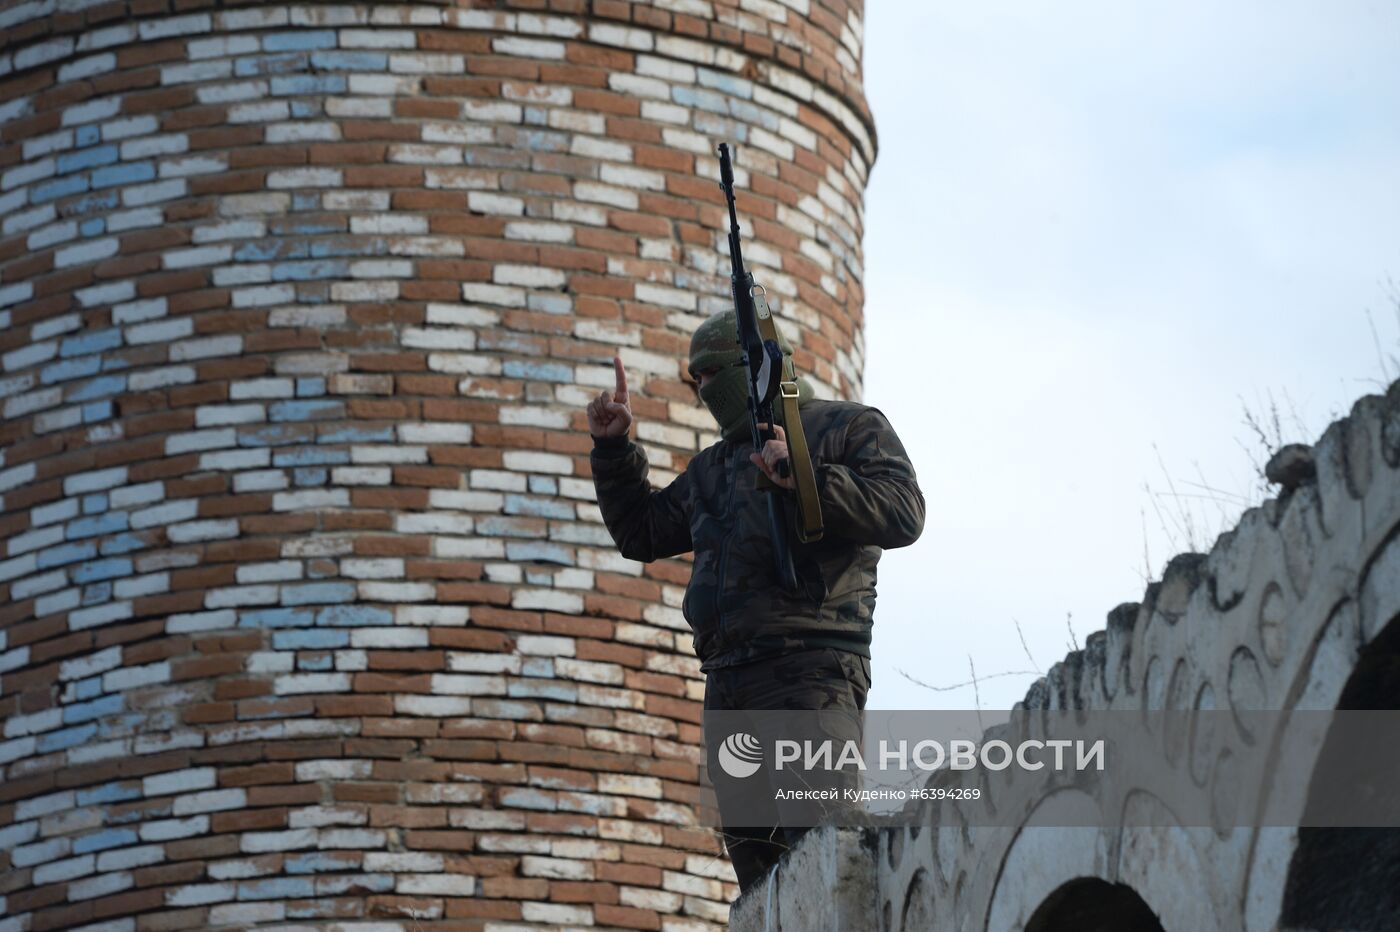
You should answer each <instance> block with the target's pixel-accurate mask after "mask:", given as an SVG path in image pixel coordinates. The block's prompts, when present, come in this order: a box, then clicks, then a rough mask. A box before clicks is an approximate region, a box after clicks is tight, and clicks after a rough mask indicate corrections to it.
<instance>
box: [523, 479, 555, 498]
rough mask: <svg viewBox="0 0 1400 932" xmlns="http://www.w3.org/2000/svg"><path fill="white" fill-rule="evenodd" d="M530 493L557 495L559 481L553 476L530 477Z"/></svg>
mask: <svg viewBox="0 0 1400 932" xmlns="http://www.w3.org/2000/svg"><path fill="white" fill-rule="evenodd" d="M529 481H530V491H531V492H533V493H535V494H536V495H558V494H559V481H558V480H557V479H555V478H554V477H553V476H531V477H530V479H529Z"/></svg>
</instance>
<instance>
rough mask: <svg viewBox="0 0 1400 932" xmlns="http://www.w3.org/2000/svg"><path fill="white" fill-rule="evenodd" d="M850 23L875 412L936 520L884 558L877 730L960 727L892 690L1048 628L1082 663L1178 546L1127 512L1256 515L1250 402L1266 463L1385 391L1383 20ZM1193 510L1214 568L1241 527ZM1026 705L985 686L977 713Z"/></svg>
mask: <svg viewBox="0 0 1400 932" xmlns="http://www.w3.org/2000/svg"><path fill="white" fill-rule="evenodd" d="M867 16H868V20H867V23H866V33H865V43H866V46H865V52H866V54H865V62H866V74H865V79H866V91H867V94H868V96H869V99H870V104H871V107H872V109H873V110H874V112H875V119H876V124H877V127H878V130H879V143H880V153H879V159H878V161H877V163H876V165H875V169H874V173H873V176H872V179H871V183H870V187H869V191H868V194H867V200H866V235H865V257H866V287H867V303H866V313H867V328H866V334H867V360H866V394H865V399H864V400H865V401H866V402H867V403H869V404H873V405H875V406H877V407H879V408H880V409H881V410H882V411H884V412H885V414H886V415H888V416H889V418H890V420H891V422H892V423H893V424H894V426H895V428H896V430H897V431H898V432H899V434H900V436H901V438H902V439H903V440H904V442H905V445H906V446H907V448H908V449H909V452H910V455H911V457H912V459H913V461H914V465H915V467H916V469H917V470H918V473H919V479H920V484H921V486H922V488H923V490H924V494H925V497H926V499H927V501H928V520H927V523H926V525H925V530H924V535H923V538H922V539H921V540H920V541H919V542H918V543H917V544H915V545H914V546H913V547H910V548H906V549H903V550H896V551H890V552H888V553H886V554H885V556H884V558H883V560H882V561H881V564H880V581H879V586H878V591H879V603H878V607H877V610H876V616H875V618H876V624H875V643H874V660H873V675H874V688H873V690H872V692H871V695H870V700H869V706H870V707H871V708H971V707H972V706H973V703H974V696H973V691H972V690H971V689H970V688H960V689H955V690H951V691H944V692H931V691H929V690H927V689H923V688H921V687H918V686H915V685H913V684H911V683H909V682H907V681H906V680H904V679H903V677H901V676H900V675H899V674H898V672H897V669H899V668H902V669H904V670H906V671H907V672H909V673H910V674H912V675H914V676H917V677H919V678H920V679H923V680H925V681H927V682H929V683H931V684H935V685H939V686H946V685H950V684H955V683H960V682H963V681H965V680H967V679H968V678H969V677H968V671H969V656H970V657H971V658H972V661H973V662H975V664H976V669H977V672H978V674H979V675H988V674H995V673H999V672H1002V671H1008V670H1012V671H1015V670H1026V669H1029V668H1030V667H1031V666H1032V664H1034V665H1035V666H1038V667H1040V668H1042V669H1044V668H1048V666H1049V665H1050V664H1051V663H1053V662H1055V661H1057V660H1059V659H1061V658H1062V657H1063V655H1064V653H1065V652H1066V650H1068V649H1069V640H1070V635H1069V632H1068V630H1067V624H1066V618H1067V616H1070V615H1072V619H1073V629H1074V631H1075V633H1076V637H1077V638H1078V639H1079V641H1080V643H1081V644H1082V641H1083V638H1084V637H1085V635H1087V634H1088V633H1090V632H1092V631H1094V630H1097V629H1099V628H1101V627H1102V626H1103V624H1104V617H1105V615H1106V613H1107V612H1108V611H1109V610H1110V609H1111V608H1113V606H1115V605H1117V604H1118V603H1120V602H1127V601H1138V600H1140V598H1141V595H1142V590H1143V586H1144V574H1145V573H1146V572H1147V570H1146V569H1145V566H1150V570H1151V572H1152V574H1154V576H1155V575H1157V574H1160V572H1161V569H1162V566H1163V565H1164V564H1165V562H1166V560H1167V558H1168V557H1170V556H1171V555H1172V554H1173V553H1175V552H1177V551H1178V550H1182V549H1188V540H1187V539H1186V537H1187V536H1186V533H1185V531H1184V528H1183V527H1182V526H1181V523H1182V519H1181V513H1182V504H1183V503H1185V502H1187V500H1186V499H1172V498H1170V497H1167V498H1162V497H1158V496H1154V495H1153V494H1150V493H1149V492H1148V491H1147V490H1145V488H1144V486H1150V487H1151V489H1152V490H1153V491H1154V492H1156V491H1161V492H1164V493H1165V492H1166V491H1167V485H1168V477H1169V476H1170V478H1171V480H1172V481H1173V483H1174V484H1175V487H1176V489H1177V491H1178V492H1180V493H1182V494H1183V495H1185V494H1204V493H1202V490H1201V489H1199V488H1197V487H1195V486H1192V485H1190V483H1196V484H1198V485H1202V484H1203V485H1206V486H1210V487H1212V488H1215V489H1219V490H1221V491H1222V492H1224V493H1228V498H1229V501H1231V502H1233V501H1235V500H1236V497H1238V496H1248V495H1250V494H1251V493H1252V492H1253V491H1254V489H1255V488H1256V485H1257V481H1256V478H1255V476H1254V475H1253V467H1252V463H1251V458H1252V455H1258V453H1257V451H1259V450H1260V449H1261V448H1260V447H1259V445H1258V444H1257V443H1255V442H1254V441H1253V440H1252V438H1251V436H1250V431H1249V430H1248V428H1246V427H1245V425H1244V421H1243V415H1244V407H1245V405H1246V404H1248V405H1249V406H1250V407H1251V408H1253V409H1254V410H1255V411H1256V412H1258V413H1260V414H1264V413H1265V412H1266V411H1267V408H1268V399H1269V397H1270V395H1272V397H1273V398H1274V399H1276V401H1277V402H1278V405H1279V407H1280V409H1281V413H1282V414H1283V420H1284V424H1283V427H1284V430H1285V436H1284V438H1283V439H1284V440H1285V441H1294V440H1306V441H1311V440H1314V439H1316V436H1317V435H1318V434H1319V433H1320V432H1321V431H1322V429H1323V428H1324V427H1325V426H1326V425H1327V423H1328V422H1330V421H1331V420H1332V419H1333V418H1335V417H1336V416H1339V415H1341V414H1344V413H1345V412H1346V411H1347V410H1348V409H1349V408H1350V406H1351V404H1352V402H1353V401H1354V400H1355V399H1356V398H1358V397H1360V396H1361V395H1363V394H1366V393H1367V392H1369V391H1375V390H1376V388H1377V386H1378V385H1380V384H1381V383H1382V382H1383V370H1382V363H1381V362H1380V360H1379V358H1378V353H1377V341H1376V340H1375V339H1373V337H1372V331H1371V325H1370V324H1369V323H1368V320H1367V311H1368V310H1369V311H1370V312H1371V314H1372V316H1373V317H1374V320H1375V327H1376V330H1377V331H1378V332H1379V342H1380V343H1381V344H1382V345H1383V348H1384V350H1385V351H1386V352H1389V353H1396V352H1397V351H1400V326H1397V319H1396V315H1395V310H1394V304H1393V302H1392V300H1391V289H1390V288H1389V286H1388V285H1387V279H1388V277H1390V276H1394V277H1395V278H1396V279H1400V6H1397V5H1395V4H1393V3H1379V2H1378V3H1361V2H1345V0H1340V2H1332V3H1325V4H1324V3H1317V2H1308V3H1302V2H1291V0H1283V2H1277V0H1276V2H1269V3H1263V2H1243V0H1241V2H1233V3H1229V4H1220V3H1210V2H1195V0H1190V2H1183V0H1173V2H1171V3H1155V2H1144V3H1131V4H1124V3H1121V2H1086V0H1062V2H1058V3H1055V4H1029V3H1025V2H1024V0H1018V2H1014V3H1011V2H1004V0H978V2H976V3H971V2H960V3H951V2H947V0H872V2H869V3H867ZM1389 374H1390V377H1392V378H1393V377H1395V375H1396V369H1395V368H1394V367H1393V364H1392V367H1391V368H1390V373H1389ZM1242 399H1243V400H1242ZM1159 454H1160V459H1159ZM1256 500H1257V499H1256ZM1154 503H1155V504H1154ZM1189 504H1191V505H1192V506H1194V507H1193V508H1192V515H1193V518H1194V521H1195V522H1196V529H1195V537H1196V541H1195V545H1196V546H1197V547H1204V548H1205V549H1209V547H1210V544H1211V543H1212V542H1213V540H1214V538H1215V536H1216V535H1217V534H1218V533H1219V532H1220V531H1221V530H1224V529H1226V528H1228V527H1229V526H1230V525H1232V524H1233V523H1234V521H1235V519H1236V518H1237V516H1238V513H1239V508H1238V507H1237V506H1233V505H1230V506H1225V507H1224V510H1223V511H1222V506H1220V505H1218V504H1217V503H1215V502H1213V501H1210V500H1209V499H1208V498H1201V499H1191V500H1189ZM1158 508H1160V509H1161V511H1162V513H1163V514H1164V515H1165V516H1166V521H1165V528H1164V526H1163V525H1164V522H1163V519H1162V518H1161V517H1159V515H1158ZM1173 519H1175V520H1173ZM1144 548H1145V549H1146V553H1147V555H1146V558H1145V557H1144ZM1017 621H1019V623H1020V625H1021V627H1022V630H1023V631H1024V632H1025V637H1026V641H1027V643H1028V646H1029V649H1030V654H1031V658H1033V659H1028V657H1027V654H1026V651H1024V650H1023V649H1022V647H1021V643H1020V640H1019V638H1018V636H1017V632H1016V627H1015V623H1016V622H1017ZM1033 679H1034V677H1033V676H1030V675H1018V676H1011V677H1003V678H1000V679H993V680H989V681H987V682H984V683H982V684H981V686H980V701H981V704H982V706H983V707H984V708H1008V707H1009V706H1010V704H1011V703H1012V702H1014V701H1016V700H1017V699H1019V698H1021V697H1022V696H1023V695H1024V693H1025V690H1026V688H1027V687H1028V686H1029V685H1030V683H1031V682H1032V681H1033Z"/></svg>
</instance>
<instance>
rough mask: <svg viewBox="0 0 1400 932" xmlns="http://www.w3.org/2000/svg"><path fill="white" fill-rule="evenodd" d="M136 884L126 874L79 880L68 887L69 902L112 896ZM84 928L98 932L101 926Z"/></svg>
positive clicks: (104, 875) (111, 874) (76, 931)
mask: <svg viewBox="0 0 1400 932" xmlns="http://www.w3.org/2000/svg"><path fill="white" fill-rule="evenodd" d="M135 884H136V881H135V880H134V879H133V878H132V876H131V875H130V874H128V873H125V872H118V873H110V874H102V875H99V876H97V877H89V878H88V879H86V880H79V881H76V882H74V883H71V884H69V885H68V900H69V902H76V901H79V900H90V899H93V898H94V897H99V896H111V895H112V894H114V893H120V892H121V891H123V890H130V889H131V888H132V887H133V886H135ZM109 925H110V924H109ZM83 928H87V929H90V930H92V932H97V930H98V929H99V928H100V926H97V925H90V926H85V927H83ZM74 932H80V930H77V929H75V930H74Z"/></svg>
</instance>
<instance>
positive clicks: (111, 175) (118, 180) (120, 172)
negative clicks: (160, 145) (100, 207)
mask: <svg viewBox="0 0 1400 932" xmlns="http://www.w3.org/2000/svg"><path fill="white" fill-rule="evenodd" d="M155 176H156V167H155V164H154V163H152V162H127V163H124V164H122V165H111V166H108V167H107V168H99V169H97V170H96V171H95V172H93V173H92V186H93V187H94V188H99V189H100V188H110V187H113V186H115V185H129V184H139V183H141V182H143V181H150V180H152V179H154V178H155Z"/></svg>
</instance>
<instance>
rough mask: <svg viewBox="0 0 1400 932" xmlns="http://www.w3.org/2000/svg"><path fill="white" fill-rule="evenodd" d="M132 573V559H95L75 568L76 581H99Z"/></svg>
mask: <svg viewBox="0 0 1400 932" xmlns="http://www.w3.org/2000/svg"><path fill="white" fill-rule="evenodd" d="M130 575H131V561H130V560H125V559H115V558H114V559H109V560H94V561H92V562H90V563H84V564H83V565H82V566H79V567H77V568H76V569H74V570H73V581H74V582H76V583H91V582H99V581H100V580H103V579H117V578H119V577H121V576H130Z"/></svg>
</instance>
